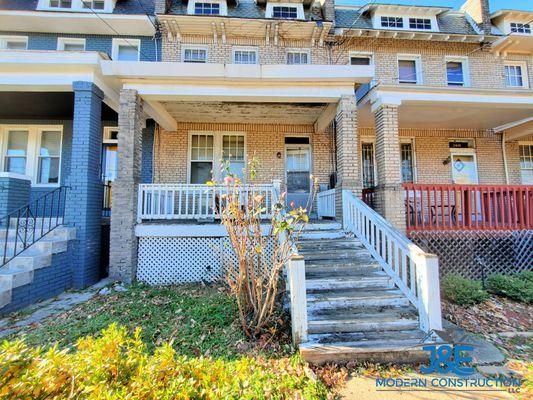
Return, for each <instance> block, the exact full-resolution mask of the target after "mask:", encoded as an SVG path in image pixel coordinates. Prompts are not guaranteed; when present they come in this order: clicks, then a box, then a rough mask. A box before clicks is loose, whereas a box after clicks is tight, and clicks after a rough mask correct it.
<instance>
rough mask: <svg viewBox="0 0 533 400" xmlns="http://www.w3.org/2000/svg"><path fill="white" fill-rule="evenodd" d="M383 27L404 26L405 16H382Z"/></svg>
mask: <svg viewBox="0 0 533 400" xmlns="http://www.w3.org/2000/svg"><path fill="white" fill-rule="evenodd" d="M381 27H382V28H403V18H402V17H389V16H382V17H381Z"/></svg>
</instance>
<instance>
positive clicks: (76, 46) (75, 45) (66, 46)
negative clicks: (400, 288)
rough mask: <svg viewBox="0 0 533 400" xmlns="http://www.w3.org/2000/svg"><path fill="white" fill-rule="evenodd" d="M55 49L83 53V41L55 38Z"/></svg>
mask: <svg viewBox="0 0 533 400" xmlns="http://www.w3.org/2000/svg"><path fill="white" fill-rule="evenodd" d="M57 49H58V50H63V51H85V39H77V38H57Z"/></svg>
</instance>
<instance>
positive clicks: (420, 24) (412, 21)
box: [409, 18, 431, 30]
mask: <svg viewBox="0 0 533 400" xmlns="http://www.w3.org/2000/svg"><path fill="white" fill-rule="evenodd" d="M409 29H420V30H431V20H430V19H429V18H409Z"/></svg>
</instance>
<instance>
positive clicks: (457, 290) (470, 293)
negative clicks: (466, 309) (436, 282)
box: [441, 274, 489, 305]
mask: <svg viewBox="0 0 533 400" xmlns="http://www.w3.org/2000/svg"><path fill="white" fill-rule="evenodd" d="M441 286H442V291H443V292H444V296H445V297H446V299H448V300H450V301H451V302H453V303H456V304H459V305H470V304H477V303H481V302H482V301H485V300H487V298H488V297H489V294H488V293H487V292H486V291H485V290H484V289H483V287H482V286H481V282H479V281H474V280H471V279H465V278H463V277H461V276H459V275H454V274H450V275H446V276H445V277H444V278H443V279H442V285H441Z"/></svg>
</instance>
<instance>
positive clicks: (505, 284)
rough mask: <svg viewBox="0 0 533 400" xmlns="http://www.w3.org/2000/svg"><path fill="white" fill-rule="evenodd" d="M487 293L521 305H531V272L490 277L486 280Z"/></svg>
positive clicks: (532, 282)
mask: <svg viewBox="0 0 533 400" xmlns="http://www.w3.org/2000/svg"><path fill="white" fill-rule="evenodd" d="M487 289H488V291H489V292H491V293H494V294H498V295H501V296H506V297H509V298H510V299H513V300H516V301H521V302H523V303H533V272H530V271H527V272H522V273H521V274H517V275H491V276H489V277H488V278H487Z"/></svg>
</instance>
